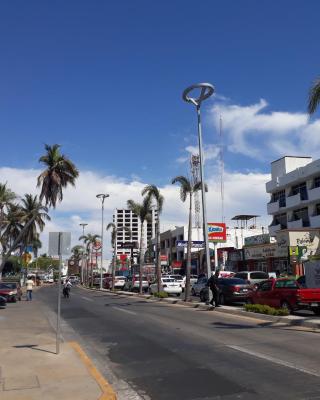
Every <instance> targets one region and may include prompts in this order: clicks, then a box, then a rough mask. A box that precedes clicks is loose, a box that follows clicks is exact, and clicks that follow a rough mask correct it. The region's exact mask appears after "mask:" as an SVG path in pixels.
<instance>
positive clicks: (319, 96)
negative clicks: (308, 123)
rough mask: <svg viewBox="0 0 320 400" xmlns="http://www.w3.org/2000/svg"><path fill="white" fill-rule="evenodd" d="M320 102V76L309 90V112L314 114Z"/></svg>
mask: <svg viewBox="0 0 320 400" xmlns="http://www.w3.org/2000/svg"><path fill="white" fill-rule="evenodd" d="M319 103H320V78H318V79H316V80H315V81H314V83H313V85H312V86H311V89H310V92H309V102H308V112H309V114H310V115H311V114H314V113H315V112H316V110H317V108H318V106H319Z"/></svg>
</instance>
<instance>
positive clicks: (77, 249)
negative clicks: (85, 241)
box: [71, 244, 84, 261]
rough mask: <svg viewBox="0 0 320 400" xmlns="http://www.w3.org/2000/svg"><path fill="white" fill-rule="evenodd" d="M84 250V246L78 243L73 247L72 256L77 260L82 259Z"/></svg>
mask: <svg viewBox="0 0 320 400" xmlns="http://www.w3.org/2000/svg"><path fill="white" fill-rule="evenodd" d="M83 252H84V247H83V246H82V245H80V244H77V245H76V246H74V247H72V249H71V253H72V256H71V257H72V258H73V259H74V260H76V261H80V260H81V257H82V255H83Z"/></svg>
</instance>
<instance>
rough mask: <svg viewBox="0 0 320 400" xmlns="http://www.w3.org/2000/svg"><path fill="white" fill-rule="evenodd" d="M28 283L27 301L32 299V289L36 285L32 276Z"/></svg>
mask: <svg viewBox="0 0 320 400" xmlns="http://www.w3.org/2000/svg"><path fill="white" fill-rule="evenodd" d="M26 285H27V301H31V300H32V289H33V286H34V282H33V279H32V278H31V276H29V277H28V280H27V282H26Z"/></svg>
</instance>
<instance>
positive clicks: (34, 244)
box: [30, 232, 42, 258]
mask: <svg viewBox="0 0 320 400" xmlns="http://www.w3.org/2000/svg"><path fill="white" fill-rule="evenodd" d="M30 245H31V247H32V252H33V254H34V256H35V258H37V257H38V250H39V249H41V247H42V242H41V240H40V235H39V233H38V232H37V234H36V237H35V238H34V239H33V240H32V242H31V243H30Z"/></svg>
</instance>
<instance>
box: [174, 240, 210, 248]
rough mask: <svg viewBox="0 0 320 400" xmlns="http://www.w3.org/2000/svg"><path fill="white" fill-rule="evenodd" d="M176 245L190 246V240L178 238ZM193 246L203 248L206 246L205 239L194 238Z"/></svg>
mask: <svg viewBox="0 0 320 400" xmlns="http://www.w3.org/2000/svg"><path fill="white" fill-rule="evenodd" d="M176 246H177V247H188V241H187V240H177V242H176ZM191 247H192V248H194V249H202V248H203V247H204V241H203V240H193V241H192V244H191Z"/></svg>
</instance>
